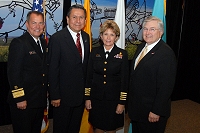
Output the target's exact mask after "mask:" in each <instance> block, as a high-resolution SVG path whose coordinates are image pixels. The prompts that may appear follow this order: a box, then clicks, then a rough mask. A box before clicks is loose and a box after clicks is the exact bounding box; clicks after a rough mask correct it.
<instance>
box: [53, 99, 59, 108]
mask: <svg viewBox="0 0 200 133" xmlns="http://www.w3.org/2000/svg"><path fill="white" fill-rule="evenodd" d="M51 104H52V105H53V106H54V107H59V106H60V99H58V100H51Z"/></svg>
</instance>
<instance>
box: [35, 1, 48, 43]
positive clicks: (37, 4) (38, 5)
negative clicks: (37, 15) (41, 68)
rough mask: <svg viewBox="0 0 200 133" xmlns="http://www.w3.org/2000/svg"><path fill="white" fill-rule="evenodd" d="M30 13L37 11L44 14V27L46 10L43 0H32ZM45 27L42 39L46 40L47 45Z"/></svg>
mask: <svg viewBox="0 0 200 133" xmlns="http://www.w3.org/2000/svg"><path fill="white" fill-rule="evenodd" d="M32 11H38V12H42V13H43V14H44V23H45V25H46V10H45V0H44V1H43V0H33V6H32ZM46 27H47V25H46V26H45V29H44V31H45V32H44V34H43V37H44V39H45V40H46V42H47V43H48V38H47V28H46Z"/></svg>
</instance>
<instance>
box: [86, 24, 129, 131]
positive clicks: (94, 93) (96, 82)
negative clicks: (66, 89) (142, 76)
mask: <svg viewBox="0 0 200 133" xmlns="http://www.w3.org/2000/svg"><path fill="white" fill-rule="evenodd" d="M119 36H120V29H119V27H118V25H117V24H116V23H115V22H114V21H112V20H107V21H105V22H104V23H103V25H102V26H101V27H100V37H101V40H102V42H103V45H101V46H99V47H95V48H93V49H92V52H91V55H90V58H89V65H88V74H87V81H86V88H85V99H86V102H85V106H86V108H87V109H89V122H90V123H91V124H92V126H93V127H94V132H95V133H104V132H107V133H115V132H116V129H117V128H120V127H123V125H124V105H125V103H126V98H127V90H128V87H127V86H128V69H129V67H128V56H127V52H126V51H125V50H123V49H121V48H119V47H117V46H116V45H115V42H116V41H117V40H118V38H119Z"/></svg>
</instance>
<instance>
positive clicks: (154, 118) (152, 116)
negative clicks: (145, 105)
mask: <svg viewBox="0 0 200 133" xmlns="http://www.w3.org/2000/svg"><path fill="white" fill-rule="evenodd" d="M159 119H160V116H159V115H156V114H154V113H152V112H150V113H149V118H148V120H149V122H158V121H159Z"/></svg>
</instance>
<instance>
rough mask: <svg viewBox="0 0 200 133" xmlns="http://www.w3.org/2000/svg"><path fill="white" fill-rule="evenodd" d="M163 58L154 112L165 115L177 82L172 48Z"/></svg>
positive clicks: (159, 71) (158, 74)
mask: <svg viewBox="0 0 200 133" xmlns="http://www.w3.org/2000/svg"><path fill="white" fill-rule="evenodd" d="M168 52H169V53H168V54H167V55H166V54H165V56H164V57H163V58H162V61H161V62H160V63H159V68H158V72H157V94H156V97H155V100H154V104H153V107H152V112H153V113H155V114H158V115H160V116H164V114H165V112H166V110H167V108H169V107H168V105H170V103H169V102H170V97H171V94H172V91H173V88H174V84H175V77H176V64H177V63H176V58H175V55H174V54H173V52H172V50H171V51H168Z"/></svg>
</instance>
